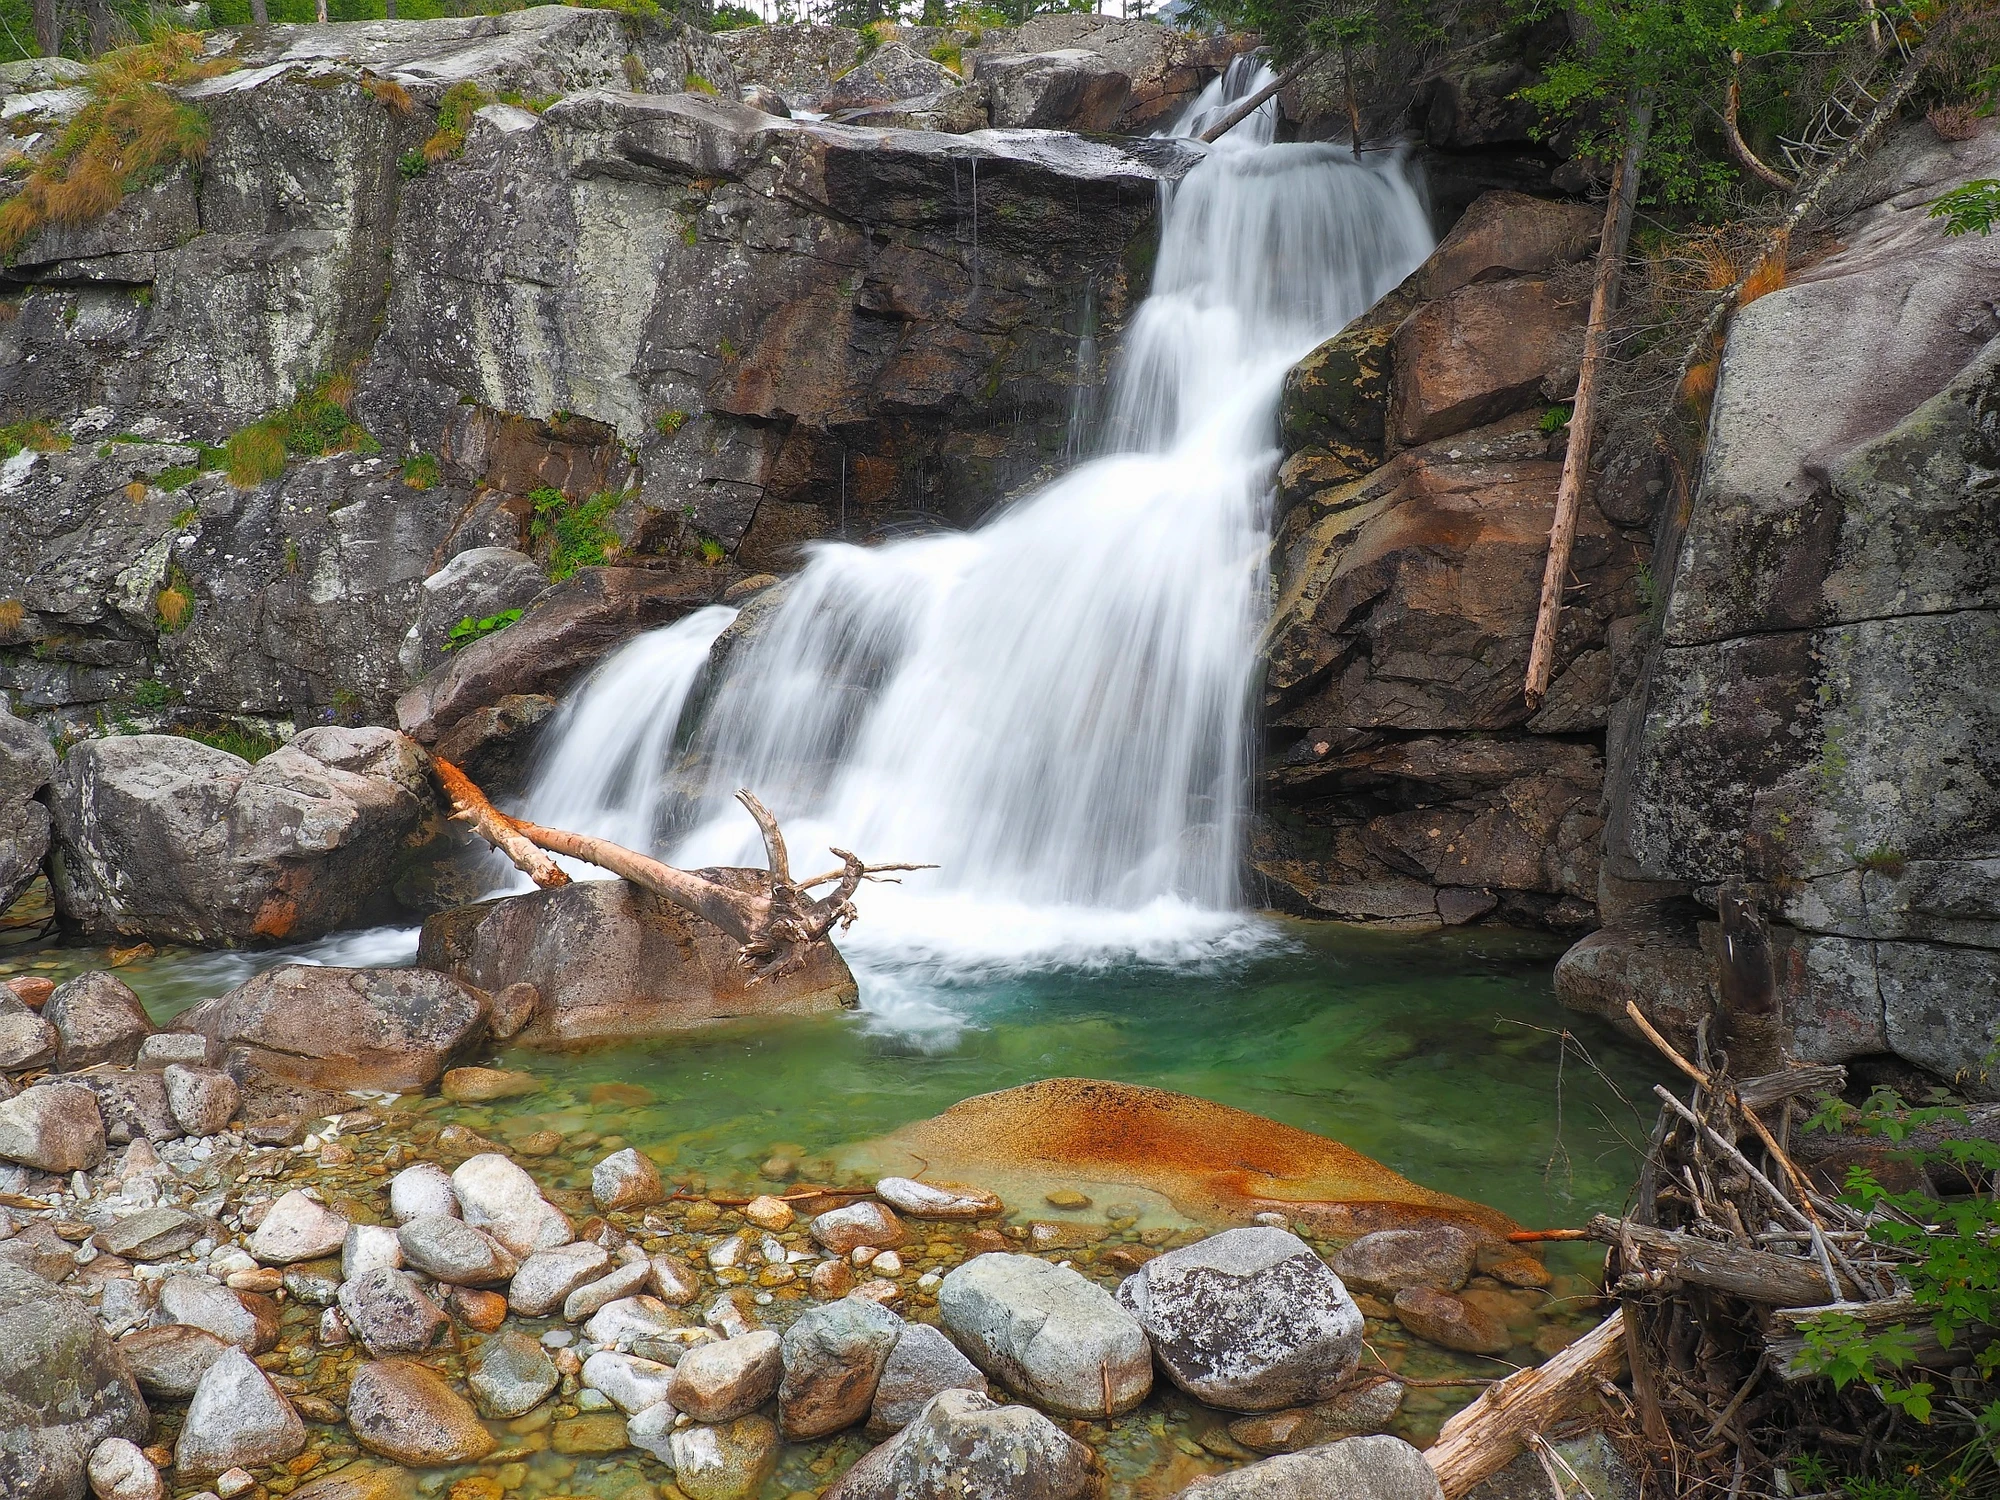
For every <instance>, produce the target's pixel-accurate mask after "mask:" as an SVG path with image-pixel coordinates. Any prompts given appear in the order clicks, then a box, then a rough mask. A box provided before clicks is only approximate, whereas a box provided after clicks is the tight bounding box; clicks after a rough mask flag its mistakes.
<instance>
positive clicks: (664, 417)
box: [653, 410, 688, 437]
mask: <svg viewBox="0 0 2000 1500" xmlns="http://www.w3.org/2000/svg"><path fill="white" fill-rule="evenodd" d="M687 424H688V413H687V412H684V411H679V410H675V411H663V412H661V413H660V414H659V415H658V416H657V417H655V418H653V425H654V426H655V427H656V428H658V429H659V432H660V436H661V437H672V436H673V435H674V434H675V433H677V432H679V431H680V430H681V429H682V428H683V427H685V426H687Z"/></svg>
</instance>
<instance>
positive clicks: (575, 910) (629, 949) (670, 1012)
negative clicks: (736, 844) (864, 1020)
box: [417, 870, 859, 1047]
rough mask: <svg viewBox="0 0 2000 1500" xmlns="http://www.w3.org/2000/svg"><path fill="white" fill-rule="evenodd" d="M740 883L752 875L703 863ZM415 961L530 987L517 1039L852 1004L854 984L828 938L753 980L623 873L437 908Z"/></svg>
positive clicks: (662, 1031)
mask: <svg viewBox="0 0 2000 1500" xmlns="http://www.w3.org/2000/svg"><path fill="white" fill-rule="evenodd" d="M701 873H703V874H705V875H707V876H708V877H709V878H710V879H715V880H724V881H732V882H735V883H737V884H738V885H739V886H740V887H741V888H743V889H753V888H754V885H753V884H752V883H753V882H755V881H757V880H759V879H762V878H766V877H763V875H762V872H760V871H750V870H705V871H702V872H701ZM417 962H418V963H420V964H422V965H424V966H425V967H426V968H429V969H437V970H440V971H442V972H443V973H445V974H450V975H453V976H455V977H456V978H458V979H460V980H463V981H464V982H465V983H466V984H468V985H474V986H477V987H478V988H479V989H481V990H486V991H498V990H502V989H505V988H506V987H507V986H508V985H511V984H518V983H524V982H525V983H527V984H532V985H533V986H534V987H535V989H536V990H537V992H538V993H539V994H540V995H541V1003H540V1004H539V1005H537V1006H536V1008H535V1013H534V1019H533V1020H532V1021H531V1022H530V1023H529V1025H528V1028H527V1030H525V1031H523V1032H522V1033H521V1034H520V1037H519V1040H520V1041H521V1042H523V1043H525V1044H527V1045H529V1046H544V1047H574V1046H582V1045H587V1044H589V1043H594V1042H607V1041H632V1040H641V1039H644V1038H647V1037H658V1036H666V1035H671V1034H672V1033H675V1032H679V1031H685V1030H688V1029H690V1028H693V1027H698V1026H704V1025H711V1024H714V1023H716V1022H719V1021H725V1020H731V1019H734V1018H737V1017H741V1016H757V1015H808V1014H812V1013H815V1012H819V1011H828V1010H840V1009H843V1008H852V1007H853V1006H855V1005H857V1004H859V990H858V989H857V987H856V985H855V983H854V977H853V975H852V974H850V973H849V972H848V968H847V965H846V963H845V962H844V961H843V960H842V959H841V957H840V954H839V953H838V952H837V951H836V950H835V949H834V947H833V946H832V945H831V944H822V945H820V947H819V948H818V949H817V950H816V951H815V952H814V954H813V956H812V957H811V958H810V959H809V960H808V961H807V962H806V964H805V965H804V966H803V967H802V968H800V969H798V970H796V971H795V972H793V973H791V974H787V975H785V976H784V977H783V978H780V979H774V980H764V981H762V982H758V983H752V982H751V981H752V974H751V971H750V970H749V969H748V968H746V967H745V966H744V965H743V964H741V963H740V962H738V960H737V944H736V941H735V939H733V938H731V937H729V936H728V935H727V934H726V933H724V932H723V931H722V930H721V929H720V928H717V927H715V926H713V925H711V924H710V923H708V922H706V921H704V920H702V919H701V918H699V917H695V916H691V915H689V914H688V913H687V912H685V911H683V910H682V909H681V908H680V907H678V906H675V905H674V904H673V903H671V902H669V901H667V900H665V899H663V898H661V897H659V896H655V895H653V894H652V893H650V892H647V891H642V890H640V889H639V888H638V887H637V886H634V885H631V884H629V883H627V882H625V881H622V880H590V881H577V882H575V883H573V884H571V885H566V886H559V887H556V888H554V889H552V890H540V891H533V892H530V893H529V894H527V895H523V896H504V897H501V898H500V899H499V900H497V901H484V902H480V903H479V904H478V905H476V906H465V907H459V908H457V909H455V910H452V911H447V912H439V913H438V914H437V915H435V916H433V917H431V918H430V919H428V920H427V921H426V922H425V923H424V932H423V938H422V941H421V943H420V944H419V946H418V950H417Z"/></svg>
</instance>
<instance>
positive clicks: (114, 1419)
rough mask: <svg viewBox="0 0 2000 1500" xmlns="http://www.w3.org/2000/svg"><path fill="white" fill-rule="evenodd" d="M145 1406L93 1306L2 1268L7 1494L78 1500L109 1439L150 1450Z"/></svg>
mask: <svg viewBox="0 0 2000 1500" xmlns="http://www.w3.org/2000/svg"><path fill="white" fill-rule="evenodd" d="M150 1425H151V1420H150V1418H149V1417H148V1416H147V1413H146V1403H145V1400H144V1399H143V1398H142V1397H141V1396H140V1394H139V1388H138V1386H137V1385H135V1384H134V1383H133V1380H132V1376H131V1374H130V1373H129V1372H128V1371H127V1370H126V1369H125V1366H124V1363H123V1361H122V1360H120V1359H119V1357H118V1355H117V1353H116V1350H115V1348H114V1346H113V1345H112V1342H111V1339H110V1337H109V1336H108V1335H107V1334H106V1333H105V1331H104V1328H103V1326H102V1325H101V1324H100V1323H99V1322H98V1321H97V1318H96V1316H95V1314H93V1313H92V1312H91V1310H90V1308H89V1307H87V1306H86V1305H85V1304H84V1303H83V1302H82V1301H81V1300H79V1299H78V1298H77V1297H75V1296H74V1295H72V1294H71V1293H69V1292H66V1291H63V1290H62V1289H60V1288H58V1287H56V1286H54V1285H52V1284H51V1283H49V1282H47V1281H44V1280H43V1279H42V1278H41V1277H39V1276H37V1275H35V1274H34V1273H33V1272H32V1271H28V1270H24V1269H22V1268H21V1267H19V1266H16V1265H12V1264H8V1263H6V1262H0V1491H4V1492H5V1493H6V1494H7V1496H8V1497H9V1500H15V1497H18V1500H76V1497H77V1496H80V1495H82V1494H83V1493H84V1483H85V1473H84V1471H85V1465H86V1463H87V1462H88V1460H89V1458H90V1455H91V1453H92V1452H93V1451H94V1450H95V1449H96V1447H97V1445H98V1444H99V1443H101V1442H103V1441H104V1440H105V1439H106V1438H125V1439H126V1440H128V1441H130V1442H135V1443H143V1442H144V1441H146V1438H147V1433H148V1428H149V1427H150Z"/></svg>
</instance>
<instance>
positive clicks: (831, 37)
mask: <svg viewBox="0 0 2000 1500" xmlns="http://www.w3.org/2000/svg"><path fill="white" fill-rule="evenodd" d="M715 42H716V45H717V46H718V47H720V48H721V49H722V50H723V51H724V52H725V53H727V54H728V56H729V61H730V63H731V64H732V65H733V66H734V68H735V69H736V76H737V77H738V78H739V79H741V80H744V81H746V82H755V83H758V84H762V85H764V86H765V87H767V88H771V89H775V90H776V91H777V92H778V93H779V94H780V95H781V96H783V98H784V99H785V102H786V103H788V104H790V105H791V107H792V108H794V109H823V108H824V107H825V105H826V98H827V91H828V89H829V88H830V87H831V86H832V83H833V80H834V79H835V78H838V77H839V76H840V75H841V74H843V73H845V72H846V71H847V70H848V69H849V68H851V67H853V66H854V64H855V61H856V60H857V59H858V58H859V57H860V56H861V33H860V32H858V31H856V30H854V29H853V28H852V27H849V26H822V25H816V24H803V23H802V24H798V25H791V26H743V27H738V28H736V29H735V30H732V31H724V32H721V33H718V34H717V36H716V38H715Z"/></svg>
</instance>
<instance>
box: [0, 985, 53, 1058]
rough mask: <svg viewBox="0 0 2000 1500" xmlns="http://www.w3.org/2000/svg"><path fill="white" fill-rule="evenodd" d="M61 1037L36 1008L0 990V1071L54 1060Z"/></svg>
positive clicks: (10, 993) (9, 992) (8, 992)
mask: <svg viewBox="0 0 2000 1500" xmlns="http://www.w3.org/2000/svg"><path fill="white" fill-rule="evenodd" d="M60 1045H61V1038H59V1037H58V1036H57V1035H56V1029H55V1027H53V1026H51V1025H50V1024H49V1023H48V1022H47V1021H45V1020H43V1019H42V1017H41V1016H40V1015H39V1014H37V1013H36V1012H35V1011H32V1010H30V1009H29V1008H28V1007H27V1006H26V1005H24V1004H22V1003H21V1002H20V1001H19V1000H17V999H15V998H14V995H13V993H12V992H11V991H6V990H0V1072H11V1071H16V1070H19V1069H24V1068H38V1067H41V1066H42V1065H43V1064H45V1063H50V1062H54V1061H55V1056H56V1048H57V1047H58V1046H60Z"/></svg>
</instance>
